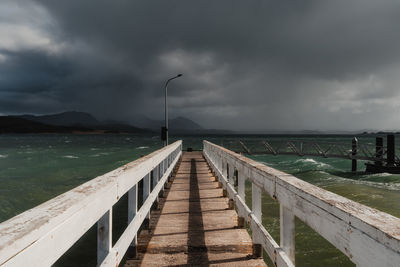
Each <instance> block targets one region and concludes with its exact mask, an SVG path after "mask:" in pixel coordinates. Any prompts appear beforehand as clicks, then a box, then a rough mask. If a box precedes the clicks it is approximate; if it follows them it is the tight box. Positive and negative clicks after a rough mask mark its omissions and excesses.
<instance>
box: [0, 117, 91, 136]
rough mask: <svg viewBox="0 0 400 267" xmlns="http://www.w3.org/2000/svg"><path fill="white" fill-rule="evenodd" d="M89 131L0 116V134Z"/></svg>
mask: <svg viewBox="0 0 400 267" xmlns="http://www.w3.org/2000/svg"><path fill="white" fill-rule="evenodd" d="M74 131H80V132H87V131H90V129H88V128H84V127H66V126H56V125H48V124H44V123H40V122H36V121H31V120H27V119H24V118H18V117H13V116H0V134H4V133H72V132H74Z"/></svg>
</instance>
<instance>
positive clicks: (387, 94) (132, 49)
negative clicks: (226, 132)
mask: <svg viewBox="0 0 400 267" xmlns="http://www.w3.org/2000/svg"><path fill="white" fill-rule="evenodd" d="M0 36H1V37H0V114H20V113H34V114H44V113H53V112H60V111H66V110H78V111H86V112H90V113H92V114H93V115H95V116H96V117H98V118H100V119H118V120H130V119H131V118H133V117H137V116H139V114H143V115H146V116H148V117H150V118H162V116H163V108H164V106H163V105H164V103H163V100H164V91H163V86H164V82H165V80H166V79H167V78H169V77H171V76H174V75H176V74H177V73H183V74H184V76H183V77H181V78H179V79H177V80H174V81H173V82H172V83H171V84H170V88H169V96H170V97H169V107H170V116H171V117H174V116H185V117H188V118H190V119H193V120H195V121H196V122H198V123H199V124H201V125H203V126H204V127H208V128H225V129H234V130H241V129H252V130H254V129H266V130H274V129H280V130H303V129H309V130H315V129H318V130H359V129H400V116H399V115H400V113H399V111H400V90H399V89H400V1H398V0H393V1H381V0H379V1H376V0H360V1H351V0H343V1H342V0H335V1H320V0H318V1H265V0H259V1H243V0H241V1H232V0H230V1H222V0H218V1H215V0H212V1H211V0H210V1H206V0H201V1H198V0H196V1H189V0H185V1H173V0H169V1H162V0H160V1H150V0H146V1H132V0H116V1H109V0H84V1H83V0H68V1H54V0H43V1H42V0H38V1H28V0H1V2H0Z"/></svg>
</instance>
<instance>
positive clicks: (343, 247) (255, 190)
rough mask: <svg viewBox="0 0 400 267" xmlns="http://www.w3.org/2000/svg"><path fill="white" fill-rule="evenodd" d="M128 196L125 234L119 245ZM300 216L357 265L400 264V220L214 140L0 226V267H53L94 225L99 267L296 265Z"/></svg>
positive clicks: (163, 155)
mask: <svg viewBox="0 0 400 267" xmlns="http://www.w3.org/2000/svg"><path fill="white" fill-rule="evenodd" d="M245 181H248V182H249V183H251V192H252V193H251V203H252V205H251V207H252V208H251V209H250V208H249V207H248V206H247V204H246V202H245V197H246V195H245V192H246V190H245ZM139 183H140V184H142V185H143V188H142V190H139ZM139 192H141V194H142V199H143V203H141V205H140V206H139V205H138V194H139ZM263 194H267V195H268V196H270V197H272V198H273V199H275V200H276V201H277V202H278V203H279V204H280V242H279V244H278V242H276V241H275V240H274V239H273V238H272V236H271V235H270V234H269V233H268V231H267V230H266V228H265V227H264V225H263V223H262V209H261V205H262V202H261V200H262V195H263ZM125 195H127V197H128V208H127V210H126V212H127V215H128V216H127V217H128V225H127V227H126V229H125V230H124V232H123V233H122V234H121V236H120V237H119V239H118V240H117V241H116V242H115V243H113V242H112V240H113V237H112V228H113V219H112V218H113V216H112V213H113V207H114V205H115V204H116V203H117V202H118V201H119V200H120V199H121V197H123V196H125ZM157 203H158V204H159V205H155V204H157ZM152 207H153V208H152ZM295 217H297V218H299V219H300V220H301V221H303V222H304V223H305V224H307V225H308V226H310V227H311V228H312V229H313V230H314V231H316V232H317V233H318V234H319V235H321V236H322V237H324V238H325V239H326V240H328V241H329V242H330V243H331V244H333V245H334V246H335V247H336V248H337V249H339V250H340V251H341V252H343V253H344V255H346V256H347V257H348V258H349V259H350V260H351V261H352V262H354V263H355V264H356V265H357V266H392V267H395V266H397V267H398V266H399V264H400V219H399V218H396V217H394V216H392V215H389V214H387V213H384V212H380V211H378V210H376V209H373V208H370V207H367V206H364V205H362V204H359V203H356V202H354V201H351V200H349V199H347V198H344V197H341V196H339V195H336V194H334V193H331V192H329V191H326V190H324V189H322V188H319V187H317V186H314V185H311V184H309V183H307V182H304V181H302V180H300V179H298V178H296V177H294V176H292V175H289V174H286V173H284V172H281V171H278V170H276V169H273V168H270V167H268V166H265V165H263V164H261V163H258V162H256V161H254V160H252V159H249V158H247V157H245V156H243V155H239V154H237V153H235V152H233V151H230V150H228V149H226V148H224V147H221V146H218V145H215V144H213V143H210V142H208V141H204V142H203V151H202V152H182V142H181V141H177V142H175V143H173V144H171V145H168V146H166V147H164V148H162V149H160V150H157V151H155V152H153V153H151V154H149V155H147V156H145V157H142V158H140V159H138V160H136V161H133V162H131V163H129V164H127V165H125V166H123V167H120V168H118V169H116V170H114V171H111V172H109V173H106V174H104V175H102V176H99V177H97V178H95V179H93V180H91V181H88V182H86V183H84V184H82V185H81V186H78V187H76V188H74V189H72V190H70V191H68V192H66V193H64V194H62V195H60V196H58V197H55V198H53V199H51V200H49V201H47V202H45V203H43V204H41V205H39V206H37V207H35V208H33V209H30V210H28V211H26V212H23V213H21V214H19V215H17V216H15V217H14V218H11V219H9V220H8V221H6V222H3V223H1V224H0V266H2V267H5V266H7V267H9V266H51V265H52V264H54V263H55V262H56V261H57V259H59V258H60V257H61V256H62V255H63V254H64V253H65V252H66V251H67V250H68V249H69V248H71V247H72V246H73V245H74V243H75V242H76V241H77V240H78V239H79V238H80V237H82V236H83V235H84V234H85V232H87V231H88V229H89V228H90V227H91V226H93V225H95V224H97V265H98V266H118V265H121V264H124V265H125V266H170V265H174V266H199V265H201V266H208V265H213V266H265V263H264V262H263V260H262V258H261V255H262V251H265V252H266V254H267V255H268V256H269V258H270V259H271V260H272V262H273V264H274V265H275V266H279V267H280V266H295V250H296V248H295V242H294V240H295V238H294V237H295V223H294V220H295ZM246 226H247V227H249V228H250V229H251V233H252V236H251V237H250V236H249V235H248V234H247V231H246V228H245V227H246ZM124 258H127V260H126V261H125V260H124V261H123V259H124Z"/></svg>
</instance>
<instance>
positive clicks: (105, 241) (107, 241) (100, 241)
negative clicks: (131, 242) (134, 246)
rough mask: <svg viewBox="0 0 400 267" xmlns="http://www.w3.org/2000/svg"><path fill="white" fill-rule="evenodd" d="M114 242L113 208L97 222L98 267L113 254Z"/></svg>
mask: <svg viewBox="0 0 400 267" xmlns="http://www.w3.org/2000/svg"><path fill="white" fill-rule="evenodd" d="M111 242H112V208H111V209H110V210H109V211H107V212H106V213H105V214H104V215H103V217H101V218H100V220H99V221H98V222H97V266H100V264H101V263H102V262H103V260H104V259H105V258H106V257H107V255H108V254H109V253H110V252H111V246H112V244H111Z"/></svg>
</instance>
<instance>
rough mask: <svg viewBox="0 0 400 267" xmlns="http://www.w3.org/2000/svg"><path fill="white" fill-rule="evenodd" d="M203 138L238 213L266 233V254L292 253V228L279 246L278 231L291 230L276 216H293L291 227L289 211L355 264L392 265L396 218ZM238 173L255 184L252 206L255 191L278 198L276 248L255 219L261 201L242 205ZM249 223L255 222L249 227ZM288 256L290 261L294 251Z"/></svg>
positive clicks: (399, 243) (397, 246) (396, 256)
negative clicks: (236, 179)
mask: <svg viewBox="0 0 400 267" xmlns="http://www.w3.org/2000/svg"><path fill="white" fill-rule="evenodd" d="M203 144H204V154H205V157H206V159H207V161H208V162H209V164H210V166H211V167H212V169H213V170H214V171H215V173H216V175H217V176H219V178H220V179H221V180H222V182H223V183H225V187H226V189H227V191H228V193H229V197H230V198H231V199H234V200H235V202H236V205H237V207H238V213H239V216H245V215H247V216H246V217H248V218H249V220H250V222H251V225H252V230H253V232H257V233H259V234H261V235H263V234H264V235H268V236H264V243H263V242H261V244H262V245H263V247H264V249H266V251H267V253H268V254H269V255H270V257H271V255H272V257H271V258H273V257H275V260H276V254H277V253H278V254H279V253H280V252H281V251H280V250H283V251H284V252H285V253H283V254H282V255H283V256H282V257H283V258H285V257H286V256H288V255H289V254H291V253H292V254H293V252H290V249H293V250H294V234H293V233H292V234H290V235H293V236H292V237H290V238H291V239H293V240H292V241H289V243H290V242H293V244H291V245H290V246H292V248H288V247H284V246H285V245H287V244H283V245H284V246H282V231H283V233H284V234H285V235H288V232H290V231H294V230H290V231H286V230H285V229H282V228H285V227H287V226H285V224H283V225H282V220H286V222H287V218H290V217H293V222H289V223H288V225H290V227H293V228H294V215H295V216H297V217H298V218H299V219H300V220H302V221H303V222H305V223H306V224H307V225H309V226H310V227H311V228H313V229H314V230H315V231H316V232H318V233H319V234H320V235H322V236H323V237H324V238H325V239H327V240H328V241H329V242H330V243H332V244H333V245H334V246H335V247H336V248H338V249H339V250H341V251H342V252H343V253H344V254H345V255H347V256H348V257H349V258H350V259H351V260H352V261H353V262H354V263H356V264H358V265H360V266H396V264H398V263H399V262H400V219H399V218H397V217H394V216H392V215H390V214H387V213H384V212H381V211H378V210H376V209H373V208H370V207H367V206H365V205H362V204H359V203H357V202H354V201H352V200H349V199H347V198H345V197H342V196H339V195H337V194H334V193H332V192H329V191H326V190H324V189H322V188H319V187H317V186H314V185H311V184H309V183H307V182H305V181H302V180H300V179H298V178H296V177H294V176H292V175H289V174H286V173H284V172H281V171H278V170H276V169H273V168H270V167H268V166H265V165H264V164H261V163H259V162H256V161H254V160H251V159H249V158H247V157H244V156H242V155H239V154H237V153H235V152H232V151H230V150H228V149H225V148H223V147H221V146H218V145H215V144H212V143H210V142H208V141H204V142H203ZM224 165H225V166H224ZM226 165H228V167H227V166H226ZM234 169H236V170H237V171H238V176H239V194H238V193H236V191H235V189H234V185H233V184H232V182H233V180H231V179H233V178H231V176H233V170H234ZM228 172H229V173H231V174H228ZM243 177H244V179H248V180H250V181H251V182H252V185H253V194H254V192H257V190H260V194H259V198H260V199H258V200H256V201H255V202H253V207H254V204H256V205H258V204H257V203H258V201H261V191H264V192H266V193H268V194H269V195H270V196H271V197H273V198H274V199H276V200H277V201H278V202H280V204H281V247H282V248H280V247H277V244H276V242H275V241H273V239H272V238H271V237H270V236H269V234H268V232H267V231H266V230H265V228H264V227H263V226H262V224H261V223H260V222H261V204H260V203H259V206H260V207H259V208H257V209H259V210H258V211H255V210H254V208H253V211H250V210H249V209H248V207H247V206H246V204H245V202H244V190H243V189H242V193H240V191H241V189H240V183H244V182H243V180H244V179H243ZM242 186H243V185H242ZM253 198H254V196H253ZM253 201H254V199H253ZM256 213H258V214H256ZM254 214H256V215H257V216H254ZM255 224H258V226H257V227H253V225H255ZM285 231H286V232H285ZM290 238H289V239H290ZM270 239H272V241H273V242H272V241H271V240H270ZM284 239H286V237H284ZM258 241H260V240H258ZM284 242H285V241H284ZM268 250H269V251H268ZM274 250H275V251H274ZM274 254H275V256H274ZM291 258H292V261H294V254H293V255H292V256H291ZM273 260H274V259H273ZM281 260H282V258H281ZM289 265H290V263H288V262H285V263H284V264H283V265H282V266H289ZM278 266H279V264H278Z"/></svg>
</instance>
